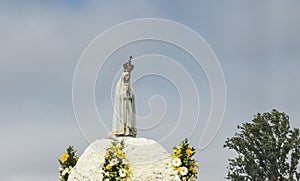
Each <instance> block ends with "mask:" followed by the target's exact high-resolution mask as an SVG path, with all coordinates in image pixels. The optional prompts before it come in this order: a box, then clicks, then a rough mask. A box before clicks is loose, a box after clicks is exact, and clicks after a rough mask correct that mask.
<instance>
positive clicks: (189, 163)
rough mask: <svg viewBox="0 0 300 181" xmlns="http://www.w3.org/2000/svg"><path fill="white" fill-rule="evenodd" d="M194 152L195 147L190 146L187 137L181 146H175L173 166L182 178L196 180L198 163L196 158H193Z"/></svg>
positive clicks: (184, 180) (190, 180) (185, 180)
mask: <svg viewBox="0 0 300 181" xmlns="http://www.w3.org/2000/svg"><path fill="white" fill-rule="evenodd" d="M194 154H195V149H194V148H193V147H190V146H189V143H188V139H187V138H186V139H185V140H184V141H181V143H180V145H179V146H177V147H174V148H173V154H172V163H171V166H172V168H173V170H174V171H175V173H176V174H177V175H178V177H179V178H180V180H183V181H188V180H189V181H192V180H196V178H197V170H196V168H197V167H198V164H197V162H196V160H195V159H192V156H193V155H194Z"/></svg>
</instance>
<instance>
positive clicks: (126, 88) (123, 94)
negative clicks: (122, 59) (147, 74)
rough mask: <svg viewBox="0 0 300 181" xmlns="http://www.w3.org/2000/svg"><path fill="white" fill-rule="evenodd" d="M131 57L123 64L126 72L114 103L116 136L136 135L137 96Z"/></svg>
mask: <svg viewBox="0 0 300 181" xmlns="http://www.w3.org/2000/svg"><path fill="white" fill-rule="evenodd" d="M131 58H132V57H130V60H129V61H128V62H126V63H124V64H123V66H124V72H123V73H122V74H121V77H120V79H119V81H118V83H117V85H116V91H115V100H114V105H113V120H112V132H111V134H113V135H115V136H132V137H135V136H136V133H137V132H136V125H135V97H134V91H133V89H132V86H131V84H130V72H131V70H132V69H133V67H134V66H133V65H132V64H131Z"/></svg>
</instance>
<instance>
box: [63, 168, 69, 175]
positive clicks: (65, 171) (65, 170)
mask: <svg viewBox="0 0 300 181" xmlns="http://www.w3.org/2000/svg"><path fill="white" fill-rule="evenodd" d="M68 172H69V168H65V169H64V171H63V172H62V173H61V175H66V173H68Z"/></svg>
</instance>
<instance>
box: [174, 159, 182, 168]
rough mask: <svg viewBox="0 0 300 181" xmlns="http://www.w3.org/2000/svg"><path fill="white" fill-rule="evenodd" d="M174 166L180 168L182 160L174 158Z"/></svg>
mask: <svg viewBox="0 0 300 181" xmlns="http://www.w3.org/2000/svg"><path fill="white" fill-rule="evenodd" d="M172 165H173V166H175V167H179V166H180V165H181V160H180V158H174V159H173V160H172Z"/></svg>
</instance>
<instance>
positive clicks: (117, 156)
mask: <svg viewBox="0 0 300 181" xmlns="http://www.w3.org/2000/svg"><path fill="white" fill-rule="evenodd" d="M123 149H124V140H122V141H121V142H117V141H114V142H112V145H111V146H110V147H109V148H107V149H106V152H105V155H104V159H105V160H104V164H103V166H102V170H103V172H102V175H103V180H104V181H110V180H120V181H126V180H128V178H130V177H131V169H130V168H129V164H128V162H127V160H126V158H125V156H126V155H125V153H124V151H123Z"/></svg>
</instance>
